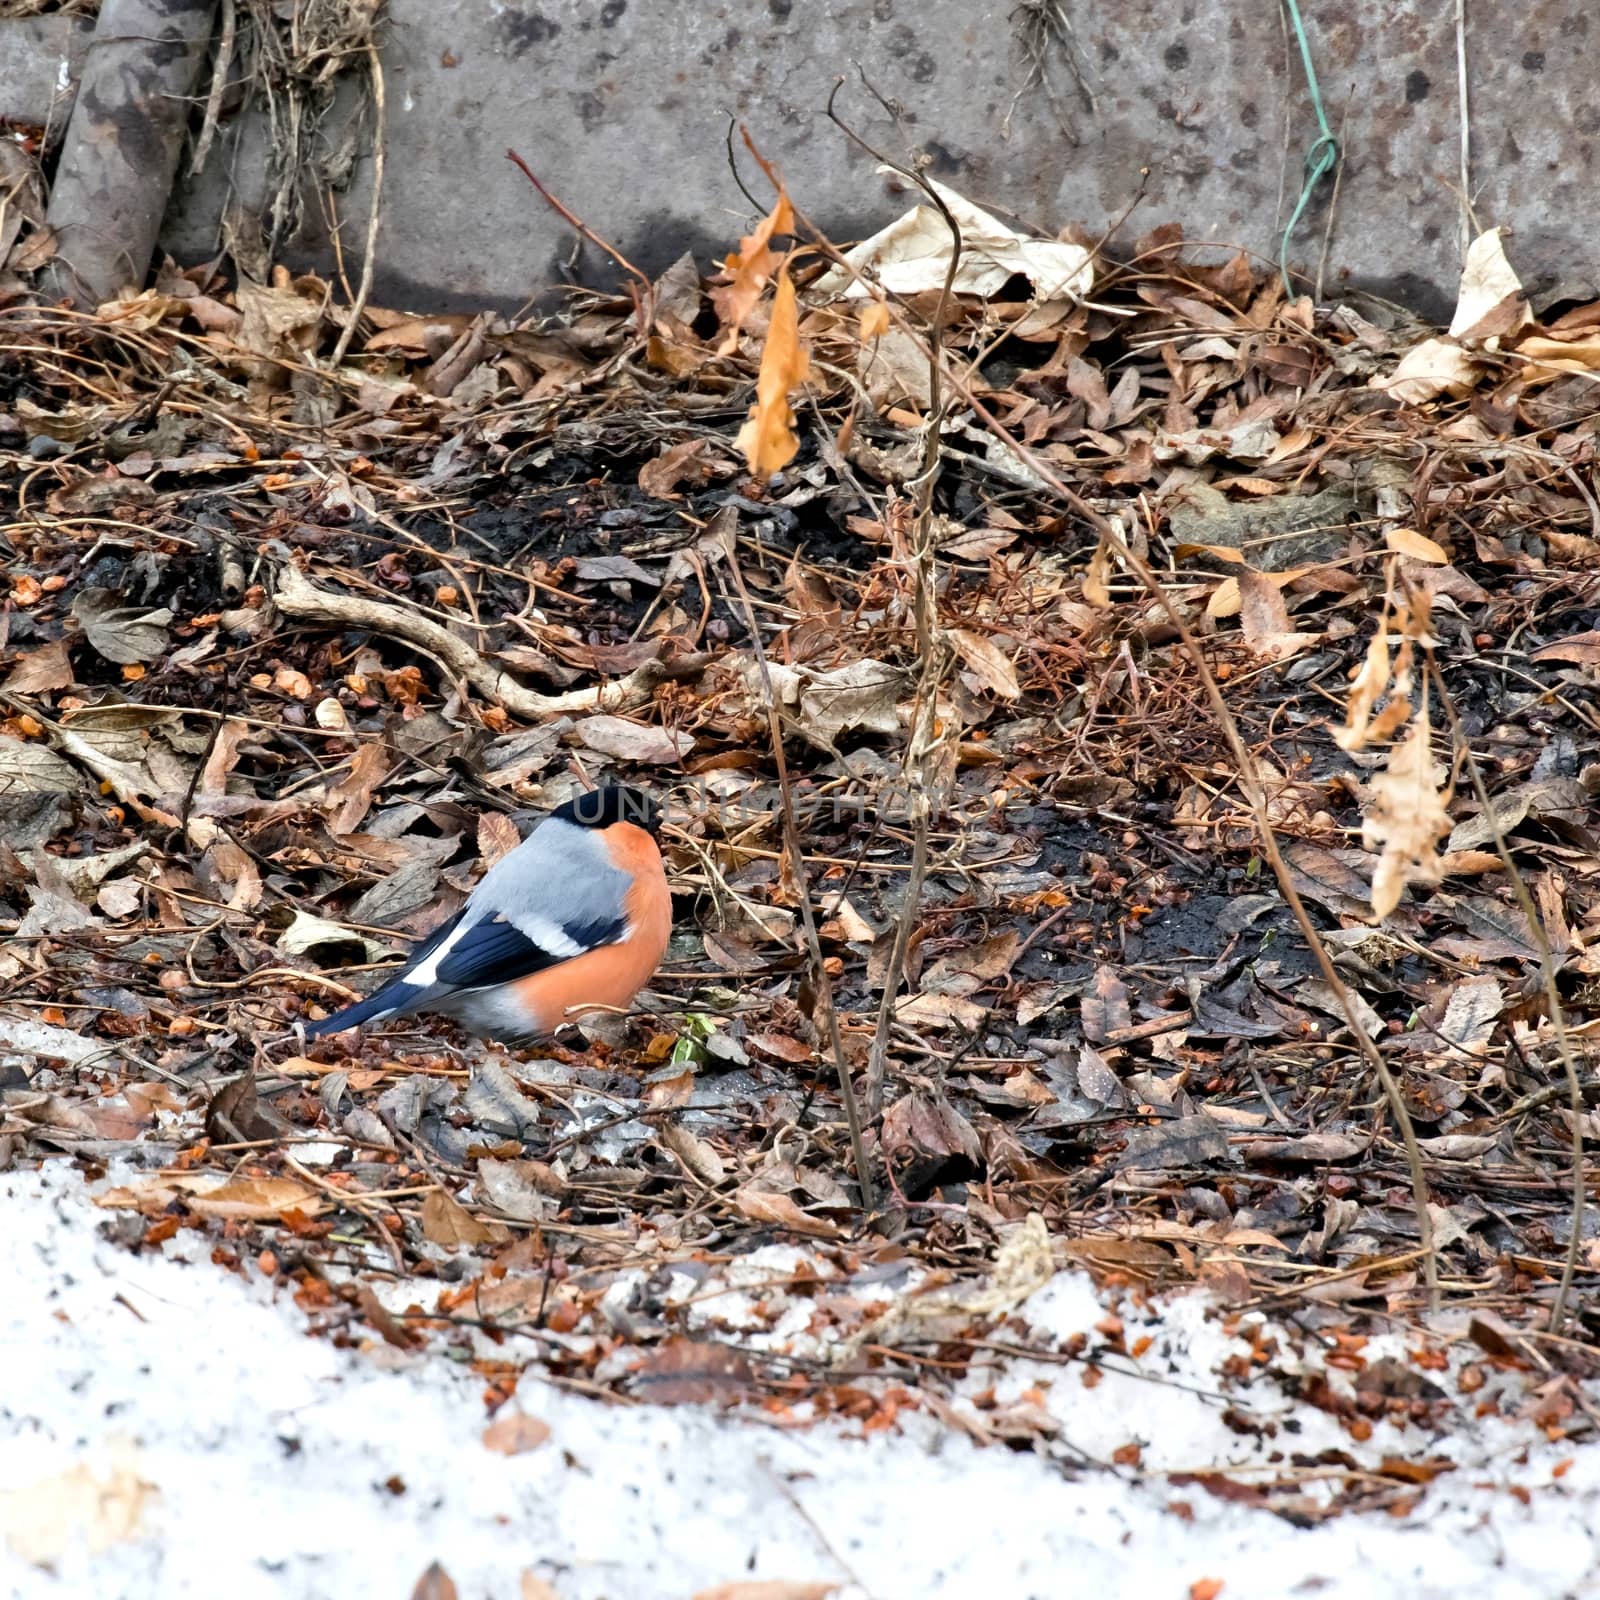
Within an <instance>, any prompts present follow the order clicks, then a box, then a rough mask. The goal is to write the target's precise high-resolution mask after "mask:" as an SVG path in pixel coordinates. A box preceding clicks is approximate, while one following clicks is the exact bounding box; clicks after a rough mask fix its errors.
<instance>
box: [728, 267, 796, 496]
mask: <svg viewBox="0 0 1600 1600" xmlns="http://www.w3.org/2000/svg"><path fill="white" fill-rule="evenodd" d="M810 370H811V363H810V361H809V359H808V358H807V356H806V351H805V346H804V345H802V344H801V343H800V314H799V307H798V304H797V302H796V299H795V292H794V285H793V284H792V283H791V282H790V281H789V274H788V273H787V272H786V271H783V270H780V271H779V273H778V289H777V293H776V294H775V295H774V296H773V299H772V321H771V323H770V325H769V326H768V328H767V344H766V348H765V349H764V350H763V351H762V352H761V371H760V374H759V375H758V376H757V378H756V403H755V404H754V405H753V406H752V407H751V408H750V415H749V417H748V418H747V419H746V421H745V425H744V426H743V427H742V428H741V429H740V430H739V439H738V445H739V449H740V450H741V451H742V452H743V453H744V458H745V460H746V461H747V462H748V463H749V464H750V470H751V471H752V472H753V473H754V474H755V475H756V476H757V477H758V478H770V477H771V476H772V474H773V473H774V472H781V471H782V470H783V469H784V468H785V467H786V466H788V465H789V463H790V462H791V461H793V460H794V458H795V456H796V455H797V454H798V453H799V450H800V436H799V435H798V434H797V433H796V432H795V429H794V412H793V411H792V410H791V409H790V406H789V391H790V390H791V389H797V388H799V387H800V385H801V384H803V383H804V382H805V381H806V376H807V374H808V373H809V372H810Z"/></svg>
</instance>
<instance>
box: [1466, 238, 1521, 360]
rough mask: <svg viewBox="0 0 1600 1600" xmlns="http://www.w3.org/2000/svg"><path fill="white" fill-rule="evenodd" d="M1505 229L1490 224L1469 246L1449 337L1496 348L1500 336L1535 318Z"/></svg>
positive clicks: (1474, 344) (1469, 343)
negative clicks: (1509, 255)
mask: <svg viewBox="0 0 1600 1600" xmlns="http://www.w3.org/2000/svg"><path fill="white" fill-rule="evenodd" d="M1505 232H1506V230H1505V229H1504V228H1490V229H1488V230H1487V231H1486V232H1484V233H1480V234H1479V235H1478V237H1477V238H1476V239H1474V240H1473V241H1472V243H1471V244H1470V245H1469V246H1468V247H1467V260H1466V265H1465V266H1464V267H1463V268H1462V269H1461V287H1460V289H1459V291H1458V293H1457V298H1456V311H1455V315H1454V316H1453V317H1452V318H1451V319H1450V337H1451V338H1452V339H1459V340H1460V341H1461V342H1462V343H1463V344H1466V345H1471V346H1474V347H1475V346H1478V345H1487V346H1488V347H1489V348H1490V349H1494V348H1496V347H1497V344H1498V341H1499V339H1501V338H1502V337H1504V336H1505V335H1506V334H1509V333H1515V332H1516V331H1517V330H1518V329H1519V328H1524V327H1526V326H1527V325H1528V323H1530V322H1531V321H1532V320H1533V314H1532V312H1530V311H1529V309H1528V302H1527V301H1526V300H1525V299H1524V298H1523V293H1522V282H1521V280H1520V279H1519V278H1518V277H1517V275H1516V273H1515V272H1514V271H1513V270H1512V267H1511V263H1510V262H1509V261H1507V260H1506V250H1505V244H1504V239H1505Z"/></svg>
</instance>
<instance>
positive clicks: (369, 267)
mask: <svg viewBox="0 0 1600 1600" xmlns="http://www.w3.org/2000/svg"><path fill="white" fill-rule="evenodd" d="M367 70H368V72H370V73H371V74H372V106H373V112H372V114H373V117H374V119H375V126H374V128H373V130H372V209H371V210H370V211H369V212H368V213H367V248H366V254H365V256H364V257H363V258H362V262H361V282H360V284H359V285H358V286H357V288H356V297H355V299H354V300H353V301H351V303H350V315H349V318H348V320H347V321H346V322H345V325H344V327H343V328H342V329H341V330H340V333H339V342H338V343H337V344H336V345H335V346H334V347H333V355H332V356H331V357H330V358H329V365H330V366H335V367H336V366H338V365H339V363H340V362H341V361H343V360H344V358H345V352H346V351H347V350H349V348H350V341H351V340H352V339H354V338H355V336H356V329H357V328H358V327H360V325H361V315H362V313H363V312H364V311H365V310H366V309H367V299H368V296H370V295H371V293H372V275H373V273H374V272H375V271H376V270H377V264H378V223H379V222H380V221H381V220H382V217H383V137H384V93H383V63H382V62H381V61H380V60H379V59H378V47H377V45H375V44H374V43H373V42H372V40H371V39H370V38H369V39H368V40H367Z"/></svg>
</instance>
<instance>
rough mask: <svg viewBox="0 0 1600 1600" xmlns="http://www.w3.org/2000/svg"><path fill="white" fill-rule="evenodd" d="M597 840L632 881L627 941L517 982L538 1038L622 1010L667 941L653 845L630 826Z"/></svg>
mask: <svg viewBox="0 0 1600 1600" xmlns="http://www.w3.org/2000/svg"><path fill="white" fill-rule="evenodd" d="M602 838H603V839H604V841H605V845H606V849H607V851H608V852H609V854H610V856H611V860H612V862H613V863H614V864H615V865H616V866H618V867H620V868H621V869H622V870H623V871H624V872H626V873H627V874H628V876H629V877H630V878H631V879H632V883H631V884H630V886H629V889H628V892H627V896H626V900H625V911H626V914H627V918H628V935H627V937H626V938H624V939H622V940H620V941H619V942H618V943H616V944H608V945H602V946H601V947H600V948H599V949H598V950H588V951H585V952H584V954H583V955H581V956H574V957H573V958H572V959H571V960H570V961H563V962H561V963H560V964H559V965H557V966H554V967H547V968H546V969H545V970H544V971H543V972H535V973H532V974H530V975H529V976H528V977H526V978H522V979H520V980H519V981H518V983H517V985H516V991H517V998H518V1000H520V1001H521V1002H522V1004H523V1005H524V1006H526V1007H527V1008H528V1011H529V1012H530V1013H531V1015H532V1016H533V1018H534V1019H535V1025H536V1026H537V1027H538V1029H539V1030H540V1031H541V1032H552V1031H554V1030H555V1029H556V1028H559V1027H560V1026H561V1025H562V1023H564V1022H569V1021H571V1020H572V1018H573V1017H574V1016H575V1015H577V1014H579V1013H580V1012H583V1011H585V1010H590V1009H593V1008H594V1007H597V1006H604V1007H611V1008H615V1009H616V1010H619V1011H621V1010H626V1009H627V1007H628V1006H629V1005H630V1004H632V1002H633V997H634V996H635V995H636V994H637V993H638V992H639V991H640V990H641V989H642V988H643V987H644V986H645V984H647V983H648V982H649V981H650V979H651V978H652V977H653V976H654V975H655V971H656V968H657V967H659V966H660V965H661V957H662V956H663V955H664V954H665V953H666V949H667V940H668V939H669V938H671V936H672V892H671V890H670V889H669V888H668V887H667V874H666V869H665V868H664V867H663V866H662V864H661V852H660V850H659V849H657V848H656V842H655V840H654V839H653V838H651V837H650V835H649V834H648V833H647V832H645V830H644V829H643V828H638V827H635V826H634V825H633V824H632V823H631V822H618V823H613V824H612V826H611V827H609V828H607V829H606V830H605V832H604V833H603V835H602Z"/></svg>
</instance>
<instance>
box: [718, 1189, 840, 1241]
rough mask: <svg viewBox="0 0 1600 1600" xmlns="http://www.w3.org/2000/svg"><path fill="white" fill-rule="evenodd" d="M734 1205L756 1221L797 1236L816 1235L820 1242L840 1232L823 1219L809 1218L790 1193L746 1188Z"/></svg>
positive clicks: (738, 1194)
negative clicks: (786, 1229) (785, 1229)
mask: <svg viewBox="0 0 1600 1600" xmlns="http://www.w3.org/2000/svg"><path fill="white" fill-rule="evenodd" d="M733 1198H734V1203H735V1204H736V1205H737V1206H738V1207H739V1209H740V1211H742V1212H743V1213H744V1215H745V1216H747V1217H748V1218H749V1219H750V1220H751V1221H752V1222H766V1223H771V1224H772V1225H773V1226H775V1227H779V1228H790V1229H792V1230H793V1231H794V1232H795V1233H809V1234H814V1235H815V1236H816V1237H817V1238H819V1239H836V1238H838V1236H839V1230H838V1229H837V1228H836V1227H834V1225H833V1224H832V1223H831V1222H824V1221H823V1220H822V1218H821V1217H813V1216H809V1215H807V1213H805V1212H804V1211H802V1210H801V1209H800V1207H799V1206H797V1205H796V1204H795V1203H794V1201H793V1200H791V1199H790V1198H789V1197H788V1195H786V1194H775V1193H774V1192H773V1191H772V1190H770V1189H757V1188H754V1187H751V1186H748V1185H747V1186H746V1187H745V1188H743V1189H740V1190H738V1191H737V1192H736V1193H735V1195H734V1197H733Z"/></svg>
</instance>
